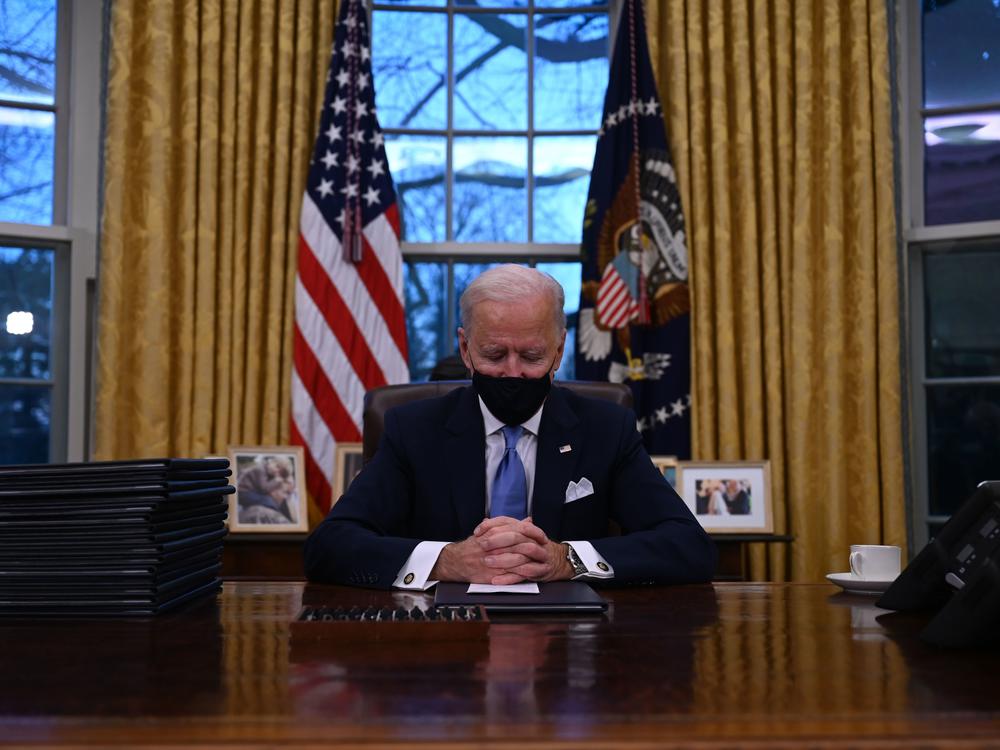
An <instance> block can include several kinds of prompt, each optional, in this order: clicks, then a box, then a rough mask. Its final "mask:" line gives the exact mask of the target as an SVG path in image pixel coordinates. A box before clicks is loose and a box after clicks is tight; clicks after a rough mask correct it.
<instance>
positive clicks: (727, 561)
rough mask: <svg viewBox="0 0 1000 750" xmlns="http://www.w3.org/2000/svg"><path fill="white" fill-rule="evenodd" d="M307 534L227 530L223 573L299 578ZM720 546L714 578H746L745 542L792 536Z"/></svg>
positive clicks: (745, 537) (731, 540)
mask: <svg viewBox="0 0 1000 750" xmlns="http://www.w3.org/2000/svg"><path fill="white" fill-rule="evenodd" d="M306 536H307V534H230V535H229V536H227V537H226V543H225V545H224V547H223V555H222V574H223V575H224V576H226V577H229V578H236V577H239V578H280V579H288V578H301V577H302V575H303V570H302V545H303V544H304V543H305V540H306ZM712 539H713V541H714V542H715V545H716V547H717V548H718V550H719V564H718V566H717V568H716V571H715V580H717V581H746V580H747V579H748V578H749V575H748V571H747V565H746V545H747V543H751V542H764V543H768V544H771V543H784V544H787V543H789V542H791V541H792V540H793V537H792V536H789V535H780V534H715V535H713V536H712Z"/></svg>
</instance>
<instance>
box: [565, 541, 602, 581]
mask: <svg viewBox="0 0 1000 750" xmlns="http://www.w3.org/2000/svg"><path fill="white" fill-rule="evenodd" d="M563 541H565V542H566V544H568V545H570V546H571V547H573V550H574V551H575V552H576V556H577V557H579V558H580V562H582V563H583V564H584V565H586V566H587V572H586V573H585V574H584V575H583V576H580V577H581V578H583V577H586V578H614V577H615V569H614V568H612V567H611V565H610V563H608V561H607V560H605V559H604V558H603V557H601V556H600V554H598V552H597V550H596V549H594V545H593V544H591V543H590V542H573V541H566V540H563Z"/></svg>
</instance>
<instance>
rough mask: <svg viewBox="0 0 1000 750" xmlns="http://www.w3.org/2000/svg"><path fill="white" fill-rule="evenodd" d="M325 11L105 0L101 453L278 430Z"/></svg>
mask: <svg viewBox="0 0 1000 750" xmlns="http://www.w3.org/2000/svg"><path fill="white" fill-rule="evenodd" d="M335 12H336V8H335V3H333V2H330V0H252V1H249V0H115V2H114V3H113V5H112V18H111V59H110V62H109V80H108V92H107V123H106V137H105V161H104V210H103V219H102V228H101V252H100V289H99V295H100V301H99V318H98V326H99V328H98V362H97V380H96V407H95V408H96V413H95V449H94V454H95V457H96V458H99V459H111V458H128V457H136V456H161V455H162V456H201V455H206V454H218V453H224V451H225V449H226V446H227V444H239V443H243V444H280V443H285V442H286V441H287V440H288V423H289V406H290V401H289V377H290V369H291V338H292V337H291V330H292V317H293V299H294V283H295V278H294V274H295V259H296V249H297V232H298V216H299V206H300V203H301V195H302V191H303V189H304V186H305V176H306V170H307V167H308V161H309V155H310V152H311V150H312V143H313V139H314V138H315V130H316V127H317V123H318V121H319V120H318V112H319V107H320V106H321V97H322V90H323V83H324V79H325V75H326V66H327V62H328V54H329V53H328V50H329V46H330V43H331V41H332V39H333V23H334V18H335Z"/></svg>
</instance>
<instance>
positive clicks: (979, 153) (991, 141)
mask: <svg viewBox="0 0 1000 750" xmlns="http://www.w3.org/2000/svg"><path fill="white" fill-rule="evenodd" d="M924 131H925V132H924V142H925V150H924V183H925V184H924V187H925V191H926V193H925V196H926V208H925V209H924V213H925V221H926V223H927V224H953V223H957V222H964V221H989V220H991V219H1000V112H977V113H974V114H967V115H949V116H946V117H929V118H927V120H926V121H925V123H924Z"/></svg>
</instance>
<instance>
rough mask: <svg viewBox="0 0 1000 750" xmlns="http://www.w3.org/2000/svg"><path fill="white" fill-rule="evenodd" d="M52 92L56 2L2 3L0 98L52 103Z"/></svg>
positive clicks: (22, 0) (19, 0) (8, 0)
mask: <svg viewBox="0 0 1000 750" xmlns="http://www.w3.org/2000/svg"><path fill="white" fill-rule="evenodd" d="M55 90H56V2H55V0H5V1H4V2H2V3H0V99H8V100H13V101H19V102H31V103H35V104H53V103H54V102H55Z"/></svg>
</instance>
